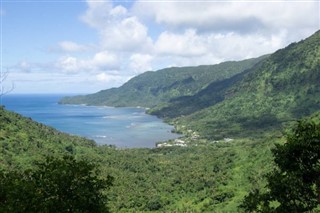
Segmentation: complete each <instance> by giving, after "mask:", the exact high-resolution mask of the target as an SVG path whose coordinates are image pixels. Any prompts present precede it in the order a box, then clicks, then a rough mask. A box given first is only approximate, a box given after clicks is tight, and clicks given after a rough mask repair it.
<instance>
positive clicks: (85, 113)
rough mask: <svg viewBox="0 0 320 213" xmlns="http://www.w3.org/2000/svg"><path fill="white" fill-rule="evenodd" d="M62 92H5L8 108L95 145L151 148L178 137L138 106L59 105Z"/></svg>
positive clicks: (159, 120)
mask: <svg viewBox="0 0 320 213" xmlns="http://www.w3.org/2000/svg"><path fill="white" fill-rule="evenodd" d="M61 97H62V95H7V96H4V97H3V103H2V104H3V105H5V108H6V109H7V110H11V111H14V112H17V113H20V114H22V115H24V116H27V117H31V118H32V119H33V120H35V121H38V122H41V123H44V124H46V125H49V126H52V127H54V128H56V129H58V130H61V131H63V132H67V133H70V134H75V135H80V136H84V137H87V138H90V139H93V140H95V141H96V142H97V143H98V144H101V145H102V144H112V145H116V146H117V147H128V148H142V147H147V148H152V147H155V143H156V142H159V141H165V140H169V139H174V138H178V137H179V136H180V135H178V134H173V133H172V132H171V130H172V129H173V127H172V126H170V125H168V124H166V123H164V122H162V120H161V119H158V118H157V117H155V116H151V115H147V114H145V111H144V109H140V108H113V107H93V106H78V105H59V104H57V102H58V100H59V99H60V98H61Z"/></svg>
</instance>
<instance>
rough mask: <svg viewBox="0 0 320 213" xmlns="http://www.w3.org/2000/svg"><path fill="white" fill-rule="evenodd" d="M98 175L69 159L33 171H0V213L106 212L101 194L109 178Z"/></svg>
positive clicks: (50, 160) (93, 168)
mask: <svg viewBox="0 0 320 213" xmlns="http://www.w3.org/2000/svg"><path fill="white" fill-rule="evenodd" d="M98 175H99V171H98V170H97V168H96V166H95V165H94V164H92V163H88V162H86V161H84V160H80V161H76V160H75V158H74V157H73V156H69V155H66V156H64V157H63V158H52V157H48V158H47V159H46V161H45V162H43V163H38V165H37V169H35V170H26V171H24V172H16V171H9V172H8V171H7V172H2V171H1V172H0V212H109V209H108V207H107V206H106V201H107V197H106V195H105V194H104V193H103V190H105V189H107V188H109V186H110V185H111V183H112V178H111V177H109V176H108V177H107V178H106V179H101V178H99V176H98Z"/></svg>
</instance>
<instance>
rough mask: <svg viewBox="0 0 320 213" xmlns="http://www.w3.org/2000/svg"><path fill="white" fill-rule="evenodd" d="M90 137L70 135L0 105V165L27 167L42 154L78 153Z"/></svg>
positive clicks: (85, 147)
mask: <svg viewBox="0 0 320 213" xmlns="http://www.w3.org/2000/svg"><path fill="white" fill-rule="evenodd" d="M95 146H96V144H95V142H94V141H92V140H88V139H85V138H82V137H78V136H71V135H68V134H65V133H62V132H59V131H57V130H56V129H53V128H51V127H47V126H45V125H43V124H40V123H37V122H34V121H33V120H32V119H30V118H25V117H23V116H21V115H19V114H16V113H13V112H10V111H7V110H5V109H4V108H3V107H0V152H1V155H0V162H1V163H0V169H1V168H2V167H11V166H13V167H16V168H28V167H31V166H32V165H33V161H35V160H36V161H37V160H40V159H43V158H44V156H48V155H50V156H54V155H62V154H68V153H69V154H80V153H82V151H83V149H85V150H86V149H87V148H92V147H95Z"/></svg>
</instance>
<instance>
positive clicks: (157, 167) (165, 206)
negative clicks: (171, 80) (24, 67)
mask: <svg viewBox="0 0 320 213" xmlns="http://www.w3.org/2000/svg"><path fill="white" fill-rule="evenodd" d="M0 121H1V122H0V152H1V156H0V174H2V172H4V173H5V172H12V171H17V172H18V174H19V173H22V171H25V170H26V169H30V170H33V171H34V173H33V174H38V172H37V171H38V170H37V168H38V167H37V166H38V165H39V163H42V162H44V160H45V159H46V158H47V157H48V156H51V157H55V158H58V159H61V158H62V157H63V156H65V155H71V156H74V157H75V159H78V160H80V162H81V160H85V161H86V162H88V163H94V164H97V165H99V170H100V171H101V173H100V175H101V177H100V176H99V178H102V179H106V178H108V177H109V175H111V176H112V177H113V179H114V181H113V186H112V187H111V189H110V190H108V191H106V193H107V197H108V199H109V208H110V210H111V211H112V212H146V211H152V212H186V211H193V212H214V211H218V212H230V211H231V212H235V211H237V206H238V205H239V204H240V203H241V200H242V198H243V196H244V195H245V194H246V193H247V191H248V190H249V189H250V188H252V187H253V186H255V187H259V186H262V185H263V182H261V180H262V176H263V174H265V172H267V171H269V170H270V168H271V163H270V164H266V162H271V161H270V157H271V153H270V147H272V146H273V143H272V142H270V141H269V140H264V141H260V142H256V141H249V140H239V141H237V142H235V143H225V142H223V141H222V142H220V143H207V144H205V145H201V146H190V147H184V148H182V147H167V148H156V149H116V148H114V147H109V146H95V144H94V142H93V141H90V140H86V139H84V138H80V137H76V136H70V135H67V134H64V133H61V132H59V131H57V130H55V129H53V128H50V127H46V126H44V125H42V124H40V123H36V122H34V121H32V120H31V119H29V118H25V117H23V116H20V115H18V114H16V113H13V112H9V111H6V110H5V109H4V108H2V107H1V108H0ZM56 162H60V160H58V161H56ZM253 162H255V163H254V164H253ZM43 165H46V164H43ZM68 165H69V164H68ZM57 166H58V165H57ZM69 166H72V165H69ZM72 168H73V167H72ZM77 168H78V167H77ZM43 169H45V167H44V168H43ZM48 169H49V168H48ZM58 169H59V171H60V169H61V170H63V171H65V170H66V168H60V167H58ZM73 169H75V168H73ZM39 172H41V171H39ZM48 172H49V171H48ZM50 172H51V171H50ZM52 172H53V174H55V175H57V174H56V173H54V171H52ZM24 174H30V173H28V172H26V173H24ZM253 174H254V175H253ZM58 177H59V175H57V178H58ZM14 178H16V179H17V181H18V180H19V177H17V176H16V175H15V176H14ZM21 178H22V177H21ZM24 178H27V177H24ZM32 178H33V179H32V180H33V182H32V183H37V177H36V176H35V177H32ZM76 178H79V177H76ZM49 179H50V178H49ZM60 179H61V178H60ZM60 179H59V178H58V179H57V181H58V180H60ZM8 180H10V179H8ZM1 181H3V180H1ZM1 181H0V190H3V189H2V188H1V187H2V186H6V185H1V184H6V183H5V182H1ZM39 181H40V182H41V181H44V180H39ZM54 181H55V180H54ZM10 183H11V184H14V183H12V182H10ZM17 183H18V182H17ZM27 183H28V181H24V180H22V179H21V180H19V184H27ZM30 184H31V183H30ZM59 184H60V185H59V186H62V185H63V183H61V182H59ZM59 186H56V187H59ZM10 187H11V185H10ZM20 187H24V188H23V189H24V190H26V188H25V187H27V186H24V185H21V186H20ZM40 188H41V187H40ZM6 190H7V189H6ZM62 190H63V189H62ZM0 192H3V191H0ZM23 192H27V191H23ZM52 193H54V192H52ZM84 193H85V192H84ZM0 194H1V193H0ZM31 195H32V194H31V192H30V196H31ZM28 199H29V200H30V198H28ZM1 205H5V203H1V201H0V206H1ZM20 205H24V204H23V203H20ZM39 205H40V204H39ZM41 205H42V204H41ZM35 208H36V207H35ZM13 212H14V211H13Z"/></svg>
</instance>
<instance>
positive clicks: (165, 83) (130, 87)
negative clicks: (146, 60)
mask: <svg viewBox="0 0 320 213" xmlns="http://www.w3.org/2000/svg"><path fill="white" fill-rule="evenodd" d="M262 58H264V57H260V58H256V59H248V60H243V61H239V62H224V63H221V64H217V65H203V66H197V67H172V68H166V69H162V70H159V71H156V72H151V71H149V72H145V73H143V74H141V75H138V76H136V77H134V78H132V79H131V80H129V81H128V82H127V83H125V84H124V85H123V86H121V87H119V88H112V89H108V90H103V91H100V92H98V93H95V94H92V95H86V96H76V97H66V98H64V99H62V100H61V101H60V103H62V104H87V105H106V106H118V107H119V106H130V107H132V106H141V107H155V106H157V107H159V106H162V105H165V104H167V103H168V102H169V101H170V100H172V99H174V98H177V97H181V96H191V95H194V94H196V93H197V92H199V91H200V90H202V89H203V88H205V87H207V86H208V85H209V84H210V83H212V82H215V81H222V80H224V79H227V78H230V77H231V76H233V75H236V74H238V73H241V72H243V71H244V70H246V69H249V68H251V67H252V66H253V65H254V64H256V63H257V62H258V61H260V60H262Z"/></svg>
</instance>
